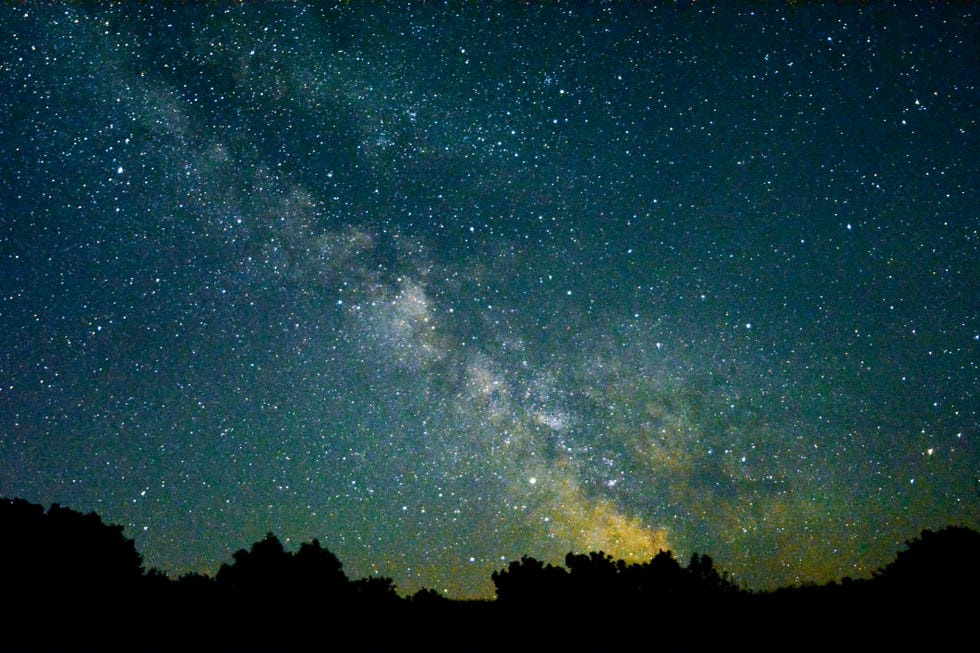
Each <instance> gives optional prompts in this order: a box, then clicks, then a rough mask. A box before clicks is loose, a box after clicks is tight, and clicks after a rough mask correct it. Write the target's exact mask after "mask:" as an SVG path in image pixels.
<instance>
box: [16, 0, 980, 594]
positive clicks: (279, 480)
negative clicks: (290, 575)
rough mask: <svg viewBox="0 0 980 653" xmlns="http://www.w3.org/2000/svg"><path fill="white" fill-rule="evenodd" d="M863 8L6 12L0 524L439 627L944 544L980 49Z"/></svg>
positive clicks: (35, 7)
mask: <svg viewBox="0 0 980 653" xmlns="http://www.w3.org/2000/svg"><path fill="white" fill-rule="evenodd" d="M899 4H900V5H901V6H900V7H899V8H893V7H888V6H885V5H884V4H876V3H871V4H870V5H869V6H859V5H857V4H854V5H851V6H846V7H839V6H836V5H835V4H832V3H825V4H824V3H821V6H810V5H807V3H803V5H794V6H791V5H781V4H777V3H772V4H769V3H766V4H757V3H718V4H717V5H714V4H706V5H703V6H702V5H700V4H698V5H694V6H686V5H684V6H680V7H658V6H654V5H653V4H648V3H636V4H623V3H605V4H590V5H585V4H579V3H575V4H552V3H540V4H530V5H528V4H524V3H520V4H519V3H516V2H504V3H482V2H481V3H465V4H464V3H453V2H450V3H444V4H440V3H434V2H426V3H420V4H412V5H408V4H402V3H397V4H396V3H390V4H387V3H385V4H383V3H374V2H371V3H360V2H354V3H343V4H337V5H329V4H313V5H305V4H286V3H282V4H278V3H277V4H274V3H259V2H255V3H245V4H231V3H227V4H222V3H201V4H199V5H198V4H194V3H142V4H140V5H138V6H137V5H136V4H135V3H132V4H129V3H122V4H121V5H116V6H108V3H104V4H103V3H71V4H66V5H59V4H57V3H51V2H44V3H4V5H3V7H2V9H0V27H2V31H0V34H2V36H0V143H2V148H3V149H2V162H0V495H2V496H8V497H13V496H18V497H23V498H25V499H28V500H29V501H33V502H37V503H43V504H49V503H52V502H59V503H61V504H63V505H66V506H68V507H71V508H74V509H77V510H81V511H85V512H87V511H90V510H94V511H96V512H98V513H99V514H100V515H101V516H102V517H103V518H104V519H105V520H106V521H107V522H110V523H118V524H122V525H123V526H124V527H125V532H126V534H127V536H129V537H131V538H133V539H134V540H135V542H136V545H137V548H138V549H139V550H140V551H141V552H142V553H143V555H144V558H145V561H146V563H147V565H148V566H156V567H159V568H161V569H163V570H165V571H166V572H167V573H168V574H170V575H171V576H178V575H180V574H182V573H184V572H188V571H200V572H206V573H211V574H213V573H214V572H215V571H216V570H217V568H218V566H219V565H220V564H221V562H223V561H230V559H231V553H232V552H233V551H234V550H235V549H238V548H241V547H247V546H249V545H250V544H251V543H252V542H254V541H256V540H259V539H261V538H262V537H263V536H264V535H265V534H266V532H269V531H272V532H274V533H275V534H277V535H278V536H279V537H280V539H282V540H283V542H284V543H285V545H286V547H287V549H291V550H295V548H296V547H298V545H299V543H300V542H303V541H309V540H311V539H313V538H314V537H315V538H319V539H320V541H321V542H322V543H323V545H324V546H326V547H327V548H328V549H330V550H331V551H333V552H334V553H336V554H337V556H338V557H339V558H340V559H341V561H342V562H343V563H344V566H345V570H346V572H347V573H348V575H349V576H351V577H355V578H356V577H361V576H365V575H369V574H381V575H384V576H389V577H391V578H393V579H394V581H395V582H396V584H397V585H398V588H399V591H400V592H403V593H411V592H414V591H415V590H417V589H419V588H420V587H423V586H424V587H428V588H433V589H437V590H439V591H445V592H446V593H447V594H448V595H449V596H451V597H455V598H463V597H485V596H492V593H493V586H492V583H491V582H490V574H491V572H492V571H494V570H497V569H501V568H503V567H505V566H506V564H507V562H508V561H510V560H516V559H518V558H520V556H521V555H523V554H528V555H532V556H534V557H537V558H539V559H543V560H547V561H549V562H555V563H559V562H561V560H562V559H563V556H564V554H565V553H567V552H568V551H576V552H587V551H592V550H599V549H602V550H604V551H606V552H608V553H610V554H612V555H613V556H614V557H617V558H624V559H627V560H644V559H649V558H650V557H652V556H653V555H654V554H655V553H656V552H657V551H658V550H659V549H660V548H670V549H672V550H673V551H674V552H675V554H676V555H677V556H678V558H679V559H681V560H682V561H684V562H686V559H687V557H689V556H690V555H691V553H692V552H694V551H699V552H707V553H709V554H711V555H712V556H713V557H714V559H715V562H716V565H717V566H719V567H720V568H722V569H726V570H728V571H730V572H732V573H733V574H734V576H735V580H736V582H738V583H739V584H741V585H743V586H747V587H751V588H756V589H765V588H772V587H775V586H779V585H786V584H791V583H799V582H803V581H814V582H823V581H827V580H830V579H835V578H836V579H839V578H841V577H844V576H852V577H867V576H869V575H870V574H871V573H872V572H873V571H874V570H875V569H876V568H878V567H880V566H883V565H884V564H885V563H887V562H888V561H890V560H891V559H892V558H893V557H894V554H895V552H896V551H897V550H899V549H900V548H901V546H902V543H903V542H904V541H905V540H907V539H910V538H912V537H915V536H916V535H918V533H919V531H921V530H922V529H924V528H932V529H936V528H941V527H943V526H945V525H948V524H960V525H965V526H969V527H972V528H978V527H980V443H978V438H980V269H978V261H980V218H978V213H977V206H978V197H977V179H978V175H980V165H978V162H980V156H978V152H980V147H978V145H980V144H978V124H977V121H978V117H980V113H978V102H977V100H978V73H980V29H978V27H980V23H978V17H977V12H976V8H975V7H974V6H973V5H972V4H970V3H952V4H951V5H949V6H945V5H944V4H942V3H928V4H927V3H899ZM156 5H166V6H165V7H160V6H156Z"/></svg>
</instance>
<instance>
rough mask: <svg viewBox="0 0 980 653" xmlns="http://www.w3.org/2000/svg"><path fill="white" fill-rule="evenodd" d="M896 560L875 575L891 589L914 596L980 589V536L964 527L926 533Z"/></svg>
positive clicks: (923, 532) (907, 543) (899, 553)
mask: <svg viewBox="0 0 980 653" xmlns="http://www.w3.org/2000/svg"><path fill="white" fill-rule="evenodd" d="M905 544H906V548H905V549H904V550H903V551H899V552H898V553H897V555H896V556H895V559H894V560H893V561H892V562H890V563H888V564H887V565H886V566H885V567H884V568H882V569H879V570H878V571H877V572H876V573H875V581H876V582H877V583H878V584H880V585H882V586H885V587H888V588H901V589H902V590H904V591H907V592H915V593H923V592H926V593H933V594H935V593H945V594H949V593H953V594H959V593H960V592H967V591H969V592H971V593H972V594H973V595H974V596H976V593H977V591H978V589H980V533H978V532H977V531H974V530H972V529H969V528H966V527H964V526H948V527H946V528H943V529H941V530H938V531H931V530H924V531H922V533H921V534H920V535H919V537H917V538H915V539H912V540H909V541H908V542H906V543H905Z"/></svg>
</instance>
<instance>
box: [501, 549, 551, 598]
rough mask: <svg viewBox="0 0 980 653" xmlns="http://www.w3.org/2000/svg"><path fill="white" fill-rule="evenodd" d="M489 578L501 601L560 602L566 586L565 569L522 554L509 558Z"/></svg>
mask: <svg viewBox="0 0 980 653" xmlns="http://www.w3.org/2000/svg"><path fill="white" fill-rule="evenodd" d="M491 580H492V581H493V584H494V586H495V587H496V591H497V600H499V601H502V602H504V603H508V602H512V603H538V602H549V601H559V602H560V601H563V600H564V599H565V591H566V589H567V581H568V572H566V571H565V570H564V569H562V568H561V567H555V566H554V565H551V564H545V563H544V562H542V561H540V560H537V559H535V558H532V557H530V556H522V557H521V559H520V560H519V561H512V562H511V563H510V564H509V565H507V568H506V569H502V570H500V571H495V572H493V574H492V575H491Z"/></svg>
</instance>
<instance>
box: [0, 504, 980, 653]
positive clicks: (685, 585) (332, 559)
mask: <svg viewBox="0 0 980 653" xmlns="http://www.w3.org/2000/svg"><path fill="white" fill-rule="evenodd" d="M564 562H565V566H566V567H567V569H566V568H563V567H559V566H553V565H551V564H546V563H544V562H542V561H540V560H537V559H535V558H532V557H529V556H523V557H522V558H521V559H520V560H517V561H513V562H511V563H510V564H509V565H508V566H507V567H506V568H505V569H502V570H500V571H496V572H494V573H493V575H492V576H491V579H492V581H493V583H494V586H495V588H496V592H497V601H495V602H482V603H471V602H458V601H450V600H447V599H445V598H443V597H442V596H441V595H440V594H438V593H437V592H434V591H432V590H420V591H418V592H417V593H416V594H415V595H414V596H413V597H412V598H411V600H405V601H403V600H401V599H400V597H399V596H398V594H397V592H396V587H395V584H394V582H393V580H392V579H390V578H386V577H375V576H372V577H368V578H362V579H359V580H356V581H354V582H351V581H350V580H348V578H347V576H346V574H345V573H344V570H343V566H342V564H341V562H340V560H339V559H338V558H337V557H336V556H335V555H334V554H333V553H331V552H330V551H328V550H327V549H326V548H324V547H323V546H322V545H321V544H320V542H319V541H318V540H313V541H311V542H308V543H303V544H301V545H300V547H299V549H298V550H297V551H296V552H295V553H290V552H289V551H287V550H285V548H284V547H283V544H282V542H280V540H279V539H278V538H277V537H276V536H275V535H273V534H272V533H269V534H267V535H266V536H265V537H264V538H263V539H261V540H259V541H257V542H255V543H254V544H252V546H251V547H250V548H249V549H247V550H246V549H240V550H238V551H236V552H235V553H234V554H233V556H232V560H231V561H230V562H228V563H226V564H224V565H222V566H221V568H220V569H219V571H218V573H217V575H216V576H215V577H214V578H210V577H208V576H205V575H202V574H196V573H192V574H185V575H183V576H181V577H180V578H178V579H177V580H176V581H172V580H170V579H169V578H168V577H167V576H166V575H165V574H163V573H160V572H159V571H157V570H150V571H148V572H144V567H143V561H142V558H141V557H140V555H139V553H138V552H137V551H136V548H135V546H134V544H133V542H132V541H131V540H129V539H127V538H126V537H124V536H123V531H122V528H121V527H119V526H115V525H107V524H104V523H103V522H102V520H101V518H99V517H98V516H97V515H95V514H88V515H86V514H82V513H79V512H75V511H73V510H70V509H68V508H63V507H61V506H59V505H57V504H55V505H53V506H51V508H50V509H49V510H47V511H45V509H44V508H43V507H41V506H38V505H34V504H31V503H28V502H26V501H23V500H20V499H0V580H2V582H3V585H2V591H0V650H23V649H32V650H38V649H45V650H63V649H67V648H72V649H86V650H88V649H91V650H107V649H117V650H139V649H146V648H154V649H155V650H188V649H192V650H228V651H230V650H280V649H284V648H285V649H290V650H293V649H296V650H300V649H302V650H336V649H341V650H364V649H365V648H371V647H373V648H375V649H389V648H392V647H394V646H395V645H396V643H398V642H400V641H401V638H402V637H403V635H404V633H406V632H410V631H411V629H415V630H416V631H418V629H419V628H424V629H427V632H429V635H428V636H427V637H426V639H425V644H426V646H427V648H432V649H433V650H436V649H438V646H437V645H438V644H440V643H442V644H443V645H446V646H448V648H446V649H445V650H454V648H455V645H457V644H459V643H460V641H461V640H460V638H464V639H465V638H466V637H472V634H473V633H482V634H485V633H489V632H501V631H500V629H499V628H497V627H496V626H497V624H500V623H507V624H511V625H514V624H519V625H522V626H521V627H522V628H524V629H531V630H533V631H534V632H535V633H537V635H536V636H535V638H531V639H528V640H526V642H527V643H529V645H530V646H531V647H532V648H534V647H539V648H540V647H545V646H550V647H553V648H554V647H559V648H563V650H581V649H586V650H592V649H602V648H609V647H610V645H611V644H617V645H618V644H625V643H627V642H628V641H631V640H630V638H629V637H628V635H629V633H628V624H630V623H637V622H638V620H643V619H647V618H649V617H650V616H655V617H656V619H658V620H660V621H661V623H663V624H669V626H670V627H669V628H668V627H665V628H661V629H660V630H658V642H660V643H661V644H662V645H664V646H665V647H666V648H668V649H670V648H676V649H678V650H689V649H691V650H693V649H697V650H701V649H704V650H715V649H717V648H718V647H719V645H728V644H729V642H728V639H727V638H728V636H729V635H728V634H729V633H732V632H744V631H745V627H744V624H746V623H756V624H757V627H758V629H759V630H758V632H757V634H756V636H757V637H758V639H757V640H752V639H748V640H747V641H746V640H743V641H742V642H741V643H740V644H739V645H740V646H742V647H743V648H746V647H747V648H753V649H761V650H782V647H784V646H785V645H787V643H788V642H791V641H795V640H793V639H792V637H793V636H794V633H798V632H799V631H800V630H801V629H803V628H806V627H811V626H812V624H813V623H820V624H822V625H823V629H822V630H821V632H820V636H817V637H814V638H812V642H809V643H808V644H809V645H810V648H811V649H813V650H826V648H827V647H829V646H831V645H833V644H834V643H841V642H845V644H846V645H847V646H850V647H851V648H861V649H889V650H891V649H895V648H901V647H902V646H905V647H906V648H908V647H909V646H915V647H919V648H920V649H921V650H940V649H941V650H959V649H957V646H958V645H959V644H960V643H961V642H971V643H974V644H975V642H973V631H972V629H971V624H972V621H970V619H971V618H972V612H969V611H972V610H975V608H974V607H973V606H975V605H976V602H977V600H978V598H980V597H978V591H980V568H978V564H980V533H977V532H976V531H973V530H971V529H969V528H966V527H961V526H950V527H947V528H944V529H942V530H939V531H936V532H933V531H928V530H926V531H922V533H921V534H920V536H919V537H917V538H916V539H914V540H911V541H909V542H907V543H906V549H905V550H903V551H900V552H898V554H897V555H896V557H895V559H894V560H893V561H892V562H890V563H889V564H887V565H886V566H885V567H883V568H882V569H880V570H878V571H877V572H876V573H875V575H874V577H873V578H872V579H870V580H851V579H845V581H843V582H841V583H839V584H838V583H828V584H825V585H815V584H805V585H803V586H799V587H795V588H786V589H783V590H778V591H775V592H759V593H748V592H742V591H739V590H738V588H737V587H736V586H735V585H734V583H732V582H731V581H730V580H729V579H728V577H727V576H726V574H724V573H720V572H719V571H718V570H717V569H716V568H715V563H714V561H713V560H712V558H711V557H710V556H708V555H705V554H699V553H694V554H693V555H692V556H691V558H690V561H689V563H688V565H687V566H686V567H683V566H682V565H681V564H680V563H679V562H678V561H677V559H676V558H675V557H674V555H673V553H671V552H670V551H660V552H659V553H658V554H657V555H655V556H654V557H653V558H651V559H650V560H649V561H647V562H644V563H633V564H627V563H626V562H624V561H623V560H615V559H613V558H612V557H611V556H610V555H608V554H606V553H605V552H603V551H594V552H590V553H587V554H576V553H569V554H568V555H566V556H565V560H564ZM759 615H766V624H765V626H764V627H763V625H762V624H761V622H759V620H758V619H759ZM753 619H755V620H756V621H755V622H753V621H752V620H753ZM164 624H166V627H163V625H164ZM376 624H386V625H387V626H389V627H388V628H386V629H382V630H378V629H376V628H375V629H373V630H372V627H373V626H374V625H376ZM423 624H424V625H423ZM569 624H572V625H574V626H575V628H568V625H569ZM617 624H619V625H623V628H618V627H617ZM706 624H714V626H716V627H714V628H705V627H704V626H705V625H706ZM918 624H942V629H941V630H935V629H933V630H929V629H926V628H920V627H918ZM835 629H836V630H835ZM843 633H848V639H846V640H841V639H839V637H836V638H835V635H838V634H843ZM854 633H858V634H857V635H854ZM439 634H441V635H442V636H443V638H444V639H442V640H440V639H439ZM617 636H618V637H619V639H617ZM365 637H367V639H365ZM505 638H506V634H503V633H501V634H500V636H499V638H498V639H496V640H493V641H492V642H491V641H488V642H487V644H488V646H487V647H486V648H485V649H483V650H497V649H499V648H500V647H501V646H503V645H505V643H506V639H505ZM556 638H557V639H556ZM796 644H801V643H800V642H798V641H797V642H796ZM148 645H149V646H148ZM736 648H738V647H737V646H736ZM438 650H443V649H438ZM963 650H972V648H965V649H963Z"/></svg>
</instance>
